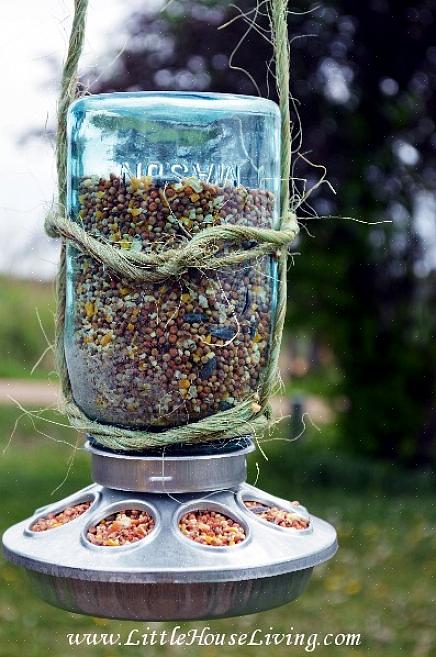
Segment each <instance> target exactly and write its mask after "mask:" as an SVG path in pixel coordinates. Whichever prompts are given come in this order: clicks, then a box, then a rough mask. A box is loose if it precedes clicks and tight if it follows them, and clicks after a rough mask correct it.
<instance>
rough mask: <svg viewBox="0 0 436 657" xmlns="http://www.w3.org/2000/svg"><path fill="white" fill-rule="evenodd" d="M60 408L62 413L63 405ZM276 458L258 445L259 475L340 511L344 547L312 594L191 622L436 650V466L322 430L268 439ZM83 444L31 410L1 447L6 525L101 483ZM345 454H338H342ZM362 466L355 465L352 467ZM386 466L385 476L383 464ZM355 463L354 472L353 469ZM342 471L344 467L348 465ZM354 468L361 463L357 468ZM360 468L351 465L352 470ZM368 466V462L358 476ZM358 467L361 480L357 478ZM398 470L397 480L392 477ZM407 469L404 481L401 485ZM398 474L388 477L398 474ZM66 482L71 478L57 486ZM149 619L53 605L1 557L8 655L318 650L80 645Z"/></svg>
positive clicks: (110, 656) (327, 651)
mask: <svg viewBox="0 0 436 657" xmlns="http://www.w3.org/2000/svg"><path fill="white" fill-rule="evenodd" d="M15 416H16V411H15V409H12V408H1V407H0V429H1V435H2V436H3V445H5V444H6V442H7V439H8V436H9V433H10V429H11V426H12V424H13V421H14V417H15ZM49 417H51V418H52V419H53V418H54V417H55V415H54V414H51V415H50V416H49ZM40 426H41V429H42V430H43V431H45V432H47V433H48V434H49V435H50V436H51V438H53V439H55V440H58V441H62V440H68V441H69V442H71V443H74V442H75V435H74V433H73V432H72V431H70V430H67V429H64V428H60V427H56V426H55V425H51V426H50V425H47V426H44V425H40ZM265 449H266V451H267V454H268V457H269V461H265V460H263V459H262V458H261V455H260V454H259V452H257V454H256V456H255V458H254V460H253V462H252V463H251V467H250V481H251V482H253V481H254V478H255V476H256V467H255V461H257V462H258V464H259V470H260V476H259V481H258V485H259V486H260V487H261V488H264V489H268V490H270V491H271V492H275V493H279V494H281V495H283V496H285V497H288V498H292V499H295V498H298V499H300V500H301V501H302V502H303V503H304V504H306V505H307V506H308V507H309V509H310V510H311V511H312V512H313V513H314V514H316V515H320V516H322V517H324V518H326V519H327V520H329V521H330V522H332V523H333V524H334V525H335V526H336V528H337V530H338V533H339V541H340V550H339V552H338V554H337V556H336V557H335V558H333V559H332V560H331V561H330V562H328V563H327V564H325V565H323V566H321V567H318V568H316V569H315V572H314V575H313V578H312V580H311V582H310V583H309V586H308V588H307V590H306V592H305V593H304V594H303V595H302V596H301V598H300V599H299V600H297V601H295V602H293V603H290V604H289V605H286V606H284V607H281V608H279V609H276V610H272V611H270V612H265V613H262V614H257V615H253V616H247V617H244V618H234V619H227V620H221V621H211V622H208V623H204V622H202V623H182V626H183V628H184V629H190V628H194V627H197V628H202V627H204V626H205V625H209V626H210V627H211V628H212V630H213V631H216V632H229V633H230V632H236V631H240V632H251V631H253V630H254V629H256V628H260V629H261V630H262V631H265V632H268V631H269V628H270V627H273V628H274V630H275V631H276V632H280V631H285V632H286V631H289V630H290V627H293V628H294V631H295V632H296V631H298V632H305V633H308V634H311V633H314V632H319V633H320V634H321V633H330V632H331V633H339V632H358V633H361V634H362V645H361V646H360V647H359V648H346V647H343V648H339V647H336V648H335V647H325V648H324V647H320V648H318V649H317V650H316V651H315V654H317V655H321V656H322V657H324V656H325V657H328V656H329V655H334V656H335V657H336V656H338V657H342V656H344V657H348V656H351V655H352V656H353V657H359V656H361V655H366V654H372V655H374V657H398V656H399V655H401V654H403V655H407V656H411V657H414V656H415V657H427V656H428V657H430V656H431V655H434V654H435V651H436V617H435V614H434V598H435V592H436V586H435V577H436V559H435V556H434V555H435V553H436V532H435V531H434V528H435V521H436V508H435V504H434V500H435V497H434V493H433V491H432V490H431V485H430V484H429V483H428V480H427V478H424V479H422V477H421V476H419V475H417V474H407V473H404V472H401V471H399V470H392V472H391V471H390V470H389V469H386V468H385V466H380V465H375V466H374V465H373V464H370V463H365V462H363V463H357V462H354V464H352V462H351V461H350V460H348V461H346V462H345V463H344V464H343V466H342V468H341V465H340V464H341V460H342V457H341V456H340V455H334V454H331V453H330V452H329V451H325V450H322V449H320V445H319V438H317V437H316V436H315V435H314V436H310V434H309V435H308V438H307V440H306V441H303V442H300V443H294V444H289V443H282V442H280V443H279V442H277V443H271V444H268V445H266V446H265ZM71 453H72V451H71V449H70V448H69V447H67V446H65V445H64V444H62V443H57V444H56V443H52V442H50V441H49V440H48V439H47V438H43V437H37V436H36V435H35V431H34V429H33V427H32V425H31V423H29V421H28V420H26V421H25V422H24V423H23V424H20V426H19V429H18V431H17V434H16V437H15V439H14V441H13V442H12V444H11V445H10V447H9V449H8V450H7V451H6V453H5V454H4V455H3V456H1V457H0V495H1V499H2V501H3V513H2V514H1V515H0V526H1V529H2V530H4V529H5V528H6V527H7V526H9V525H10V524H12V523H15V522H17V521H19V520H21V519H23V518H25V517H27V516H29V515H30V514H31V513H32V511H33V509H35V508H36V507H38V506H40V505H42V504H44V503H47V502H48V501H50V500H56V499H61V498H62V497H64V496H66V495H68V494H69V493H71V492H73V491H74V490H77V489H78V488H79V487H82V486H84V485H87V484H88V483H89V467H88V459H87V457H86V455H85V454H83V453H81V452H79V453H77V455H76V459H75V462H74V464H73V466H72V468H71V469H70V471H69V473H68V477H67V479H66V481H65V482H64V483H63V484H62V482H63V480H64V479H65V476H66V474H67V471H68V461H69V459H70V456H71ZM335 463H336V465H335ZM352 468H354V471H353V470H352ZM373 468H374V472H375V471H377V469H378V468H382V471H383V473H384V475H382V473H381V472H379V473H378V474H376V476H375V478H373V477H372V476H371V473H372V472H373ZM350 469H351V472H349V471H350ZM341 472H342V474H341ZM353 472H354V474H353ZM347 473H348V474H347ZM356 473H360V474H359V477H357V474H356ZM356 478H357V481H356ZM390 479H391V480H390ZM393 480H398V482H399V484H398V486H394V485H393ZM386 482H388V483H386ZM60 484H62V485H61V488H60V489H59V490H58V491H57V492H56V493H54V494H52V491H54V489H56V488H57V487H58V486H59V485H60ZM149 625H150V627H151V628H154V629H159V630H161V629H163V628H165V629H172V628H173V627H174V624H173V623H166V624H160V623H152V624H149ZM134 627H137V628H139V630H140V631H141V632H144V631H145V629H146V627H147V624H144V623H136V624H135V623H130V622H121V621H109V620H103V619H97V618H90V617H85V616H79V615H76V614H71V613H67V612H64V611H60V610H57V609H55V608H51V607H49V606H48V605H46V604H45V603H43V602H42V601H40V600H39V599H38V598H37V597H36V596H35V595H34V594H33V593H32V591H31V590H30V589H29V586H28V583H27V580H26V578H25V575H24V573H23V572H22V571H21V570H20V569H18V568H16V567H14V566H12V565H10V564H8V563H6V562H5V561H1V562H0V656H1V657H22V656H23V655H25V656H26V657H45V656H46V655H49V656H50V657H67V656H69V655H75V656H77V657H89V656H90V655H92V656H95V657H118V656H119V655H131V656H132V657H139V655H141V656H142V655H144V654H147V655H151V656H153V655H157V656H160V655H161V656H162V657H165V656H168V657H173V656H174V655H177V654H184V655H189V656H197V655H201V656H203V655H204V657H221V656H223V657H232V656H233V655H235V656H236V655H238V657H239V655H241V656H244V655H247V656H249V655H250V656H253V657H275V656H276V655H283V657H284V656H285V655H297V656H302V655H306V654H308V653H307V652H305V651H304V650H303V649H302V648H287V647H284V646H280V647H266V648H265V647H255V646H252V647H238V648H231V647H224V648H222V647H191V648H185V649H182V648H177V647H174V646H173V647H168V646H162V647H149V648H142V647H124V648H122V647H121V648H120V647H112V648H109V647H103V646H96V647H83V646H82V647H75V648H73V647H69V646H68V645H67V642H66V634H67V633H71V632H115V633H118V632H120V633H121V634H122V635H123V636H126V635H127V633H128V632H129V630H130V629H132V628H134Z"/></svg>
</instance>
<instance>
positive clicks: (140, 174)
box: [3, 92, 336, 620]
mask: <svg viewBox="0 0 436 657" xmlns="http://www.w3.org/2000/svg"><path fill="white" fill-rule="evenodd" d="M280 185H281V174H280V113H279V110H278V107H277V105H276V104H275V103H273V102H271V101H269V100H265V99H262V98H254V97H248V96H234V95H227V94H200V93H196V94H188V93H170V92H165V93H163V92H162V93H151V92H150V93H147V92H144V93H126V94H125V93H122V94H121V93H117V94H104V95H100V96H90V97H87V98H82V99H80V100H77V101H76V102H75V103H73V104H72V106H71V107H70V110H69V115H68V191H67V205H68V207H67V211H68V215H69V217H70V218H71V219H72V220H74V221H75V222H76V223H77V224H78V225H79V226H80V227H81V228H83V229H84V230H85V231H86V233H87V234H88V235H90V236H91V237H92V238H94V239H95V240H97V241H98V242H99V243H101V244H110V245H111V246H113V247H114V249H115V250H116V253H117V257H118V258H121V260H122V258H123V254H127V253H129V254H130V256H131V255H132V254H142V255H147V256H153V257H154V258H155V259H157V260H158V261H159V262H160V263H162V266H161V270H162V268H164V267H165V257H166V254H167V253H168V251H169V250H171V251H172V252H174V250H177V249H180V250H182V249H183V248H184V246H185V244H186V243H187V242H190V241H192V240H195V239H197V238H198V239H200V240H201V236H202V234H203V233H204V231H206V230H207V229H208V228H211V227H217V226H221V225H235V226H241V227H248V228H250V227H253V228H265V229H274V228H277V226H278V222H279V218H280V210H281V209H280ZM240 247H241V249H242V250H244V249H247V250H248V249H252V248H253V243H252V241H251V240H250V239H249V238H248V237H247V239H246V240H244V241H243V242H242V243H241V245H240ZM211 248H212V251H213V252H214V253H218V254H222V255H226V254H228V253H231V248H230V245H229V244H228V243H227V242H226V240H225V239H222V240H221V241H217V243H216V245H213V246H212V247H211ZM276 262H277V261H276V259H275V258H274V257H272V256H271V255H259V257H256V258H253V259H252V260H249V261H246V260H243V259H242V260H241V262H233V263H231V264H227V265H226V266H223V267H222V268H219V269H208V268H203V267H201V266H196V262H195V261H193V262H191V261H188V262H187V263H186V266H184V267H183V266H182V267H179V269H178V270H177V272H176V274H174V272H172V271H171V270H170V267H169V265H168V272H167V275H166V276H162V275H160V276H159V277H157V278H156V280H155V281H154V280H150V279H149V278H148V279H147V280H143V281H141V280H132V278H131V277H130V276H129V275H128V271H127V270H126V272H125V274H123V273H120V271H119V270H118V271H117V272H114V270H113V269H112V268H111V267H108V266H107V264H105V263H104V262H101V261H99V259H98V258H96V257H92V256H90V255H89V254H88V253H84V252H83V251H81V250H79V249H78V248H77V247H76V246H75V245H74V243H68V244H67V272H66V275H67V296H66V318H65V357H66V364H67V368H68V375H69V380H70V384H71V391H72V395H73V399H74V402H75V404H76V405H77V407H78V408H79V409H80V411H81V412H82V413H83V414H84V415H85V416H86V417H87V418H90V420H92V421H95V422H98V423H100V424H101V425H103V426H106V425H107V426H116V427H118V429H119V431H121V432H122V431H126V432H128V431H132V430H142V429H146V430H147V431H149V432H154V433H155V435H156V440H157V441H158V440H159V436H160V435H162V432H165V431H166V430H168V429H172V430H174V431H177V430H178V429H181V428H182V427H186V425H189V424H191V423H195V422H198V421H202V420H205V419H207V418H210V417H213V416H214V415H216V414H217V413H221V412H224V411H228V412H231V411H232V409H233V408H234V407H236V406H237V405H238V404H240V403H241V402H243V401H244V400H245V399H247V398H248V397H250V396H253V395H256V393H257V391H258V390H259V389H261V388H262V385H263V380H264V376H265V371H266V367H267V363H268V360H269V358H270V350H271V336H272V333H273V330H274V323H275V319H276V306H277V264H276ZM253 449H254V447H253V442H252V440H251V436H250V425H249V423H247V427H246V436H241V435H238V436H235V437H232V436H230V437H227V438H226V439H223V440H220V441H213V442H209V443H206V444H199V445H196V444H186V443H185V444H183V443H182V444H180V445H173V446H169V447H160V448H159V447H155V448H152V449H144V450H142V451H139V450H137V451H136V452H134V453H132V452H128V451H125V450H120V449H115V448H111V447H110V446H108V445H107V443H105V444H102V442H101V441H100V440H99V437H98V435H96V436H93V435H92V434H91V435H89V437H88V443H87V450H88V451H89V454H90V457H91V462H92V473H93V480H94V484H92V485H91V486H90V487H88V488H86V489H84V490H82V491H79V492H78V493H76V494H74V495H72V496H70V497H69V498H67V499H65V500H63V501H62V502H58V503H56V504H50V505H48V506H47V507H44V508H42V509H38V510H36V511H35V513H34V515H33V516H32V518H30V519H28V520H26V521H24V522H22V523H19V524H18V525H16V526H14V527H12V528H11V529H9V530H8V531H7V532H6V534H5V536H4V539H3V541H4V547H5V553H6V556H7V558H9V559H10V560H11V561H13V562H14V563H18V564H20V565H22V566H24V567H25V568H26V570H27V571H28V573H29V574H30V576H31V579H32V581H33V582H34V584H35V586H36V587H37V589H38V591H39V593H40V594H41V595H42V597H43V598H44V599H46V600H47V601H48V602H51V603H52V604H54V605H56V606H59V607H62V608H64V609H68V610H70V611H75V612H79V613H85V614H92V615H95V616H107V617H113V618H125V619H127V618H128V619H136V620H168V619H171V620H175V619H200V618H212V617H223V616H233V615H239V614H248V613H253V612H257V611H261V610H264V609H269V608H271V607H274V606H277V605H280V604H283V603H285V602H288V601H289V600H292V599H294V598H296V597H297V596H298V595H299V594H300V593H301V591H302V590H303V588H304V586H305V584H306V582H307V580H308V578H309V576H310V573H311V572H312V569H313V567H314V566H316V565H317V564H319V563H321V562H323V561H325V560H327V559H328V558H330V557H331V556H332V555H333V554H334V552H335V550H336V534H335V531H334V529H333V528H332V527H331V526H330V525H329V524H328V523H326V522H324V521H323V520H321V519H319V518H316V517H315V516H313V515H311V514H310V513H309V512H308V511H307V509H305V508H304V507H303V506H302V505H301V504H299V503H298V502H295V501H286V500H283V499H279V498H277V497H274V496H272V495H269V494H268V493H265V492H262V491H261V490H258V489H256V488H255V487H253V486H251V485H249V484H247V483H246V481H245V480H246V456H247V454H248V453H249V452H251V451H253Z"/></svg>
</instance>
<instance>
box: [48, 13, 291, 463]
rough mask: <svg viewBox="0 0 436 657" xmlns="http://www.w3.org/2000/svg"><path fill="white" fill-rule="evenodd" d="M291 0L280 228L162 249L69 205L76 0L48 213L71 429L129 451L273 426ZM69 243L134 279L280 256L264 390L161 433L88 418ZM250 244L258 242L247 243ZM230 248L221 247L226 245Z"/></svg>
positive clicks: (278, 23)
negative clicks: (121, 239)
mask: <svg viewBox="0 0 436 657" xmlns="http://www.w3.org/2000/svg"><path fill="white" fill-rule="evenodd" d="M287 5H288V0H269V10H270V22H271V36H272V42H273V47H274V54H275V62H276V84H277V91H278V95H279V106H280V114H281V154H280V155H281V160H280V164H281V194H280V201H281V208H282V214H281V219H280V225H279V228H278V229H277V230H273V229H267V228H257V227H252V226H239V225H232V224H226V223H224V224H220V225H218V226H212V227H210V228H207V229H205V230H203V231H201V232H200V233H197V234H196V235H194V236H193V237H192V238H191V239H189V240H186V242H185V243H184V244H183V245H182V246H181V247H179V248H177V249H167V250H165V251H162V252H159V253H147V254H146V253H140V252H139V253H138V252H133V251H121V250H120V249H118V248H117V247H115V246H113V245H112V244H110V243H109V242H104V241H101V239H96V238H95V237H93V236H92V235H91V234H89V233H88V232H87V231H86V230H84V229H83V228H82V227H81V226H80V225H79V223H76V222H74V221H73V220H71V219H70V218H68V217H67V216H66V214H65V212H64V211H63V208H65V205H66V203H65V201H66V175H67V170H66V162H67V135H66V119H67V111H68V107H69V105H70V103H71V102H72V101H73V100H74V99H75V98H76V97H77V66H78V61H79V58H80V54H81V51H82V47H83V39H84V32H85V23H86V10H87V6H88V0H75V1H74V9H75V12H74V18H73V24H72V28H71V34H70V40H69V47H68V53H67V58H66V61H65V65H64V70H63V75H62V81H61V92H60V99H59V105H58V127H57V142H56V143H57V173H58V211H57V212H53V213H50V214H49V215H48V216H47V217H46V221H45V229H46V232H47V234H48V235H49V236H50V237H61V238H62V248H61V255H60V264H59V271H58V276H57V314H56V363H57V369H58V372H59V376H60V380H61V386H62V393H63V404H62V410H63V411H64V412H65V413H66V414H67V416H68V419H69V421H70V423H71V425H72V426H73V427H75V428H76V429H77V430H79V431H81V432H84V433H88V434H91V435H92V436H93V437H94V439H95V440H96V441H97V442H98V443H100V444H101V445H103V446H105V447H108V448H111V449H119V450H124V451H140V450H144V449H147V448H150V447H162V446H166V445H171V444H176V443H183V444H189V443H190V444H192V443H201V442H211V441H214V440H222V439H225V438H235V437H240V436H246V435H248V434H254V435H259V434H261V433H263V432H264V431H265V429H267V427H268V425H269V423H270V419H271V412H270V406H269V400H270V397H271V395H272V394H273V392H274V390H275V388H276V385H277V378H278V377H277V372H278V359H279V353H280V344H281V338H282V333H283V326H284V322H285V315H286V297H287V289H286V287H287V257H288V247H289V245H290V244H291V243H292V242H293V241H294V239H295V237H296V236H297V234H298V230H299V228H298V222H297V217H296V215H295V213H294V212H293V211H292V209H290V207H289V180H290V170H291V122H290V111H289V66H290V53H289V39H288V29H287ZM66 242H68V243H70V244H73V245H74V246H75V247H76V248H78V249H79V250H80V251H81V252H82V253H84V254H86V255H87V256H90V257H91V258H93V259H95V260H96V261H98V262H100V263H102V264H104V265H105V266H107V267H108V268H110V269H111V270H112V271H113V272H115V273H116V274H117V275H119V276H122V277H126V278H129V279H132V280H133V281H135V282H142V283H150V284H154V283H158V282H160V281H163V280H165V279H167V278H174V277H177V278H178V277H180V276H182V275H183V274H184V273H186V272H187V271H188V270H189V269H190V268H198V269H202V270H217V269H221V268H223V267H229V266H230V267H231V266H237V265H239V264H241V263H244V262H249V261H253V260H255V259H256V258H259V257H264V256H272V257H275V258H276V259H277V261H278V291H277V309H276V316H275V322H274V327H273V330H272V335H271V343H270V350H269V358H268V363H267V366H266V369H265V372H264V373H263V378H262V385H261V389H260V390H259V391H258V392H255V393H253V394H252V395H251V396H250V397H248V398H247V399H245V400H243V401H241V402H239V403H237V404H236V405H235V406H234V407H232V408H231V409H228V410H226V411H220V412H218V413H215V414H214V415H211V416H210V417H207V418H205V419H203V420H199V421H197V422H192V423H189V424H186V425H183V426H181V427H176V428H173V429H168V430H166V431H161V432H159V433H157V432H152V431H142V430H129V429H122V428H120V427H117V426H114V425H107V424H101V423H99V422H96V421H94V420H91V419H90V418H88V417H87V416H86V415H85V414H84V413H83V412H82V411H81V410H80V408H79V407H78V406H77V405H76V404H75V403H74V399H73V396H72V392H71V384H70V380H69V376H68V370H67V365H66V361H65V350H64V323H65V302H66V275H65V274H66ZM244 242H250V243H254V246H251V247H250V248H247V249H244V248H241V247H242V245H243V243H244ZM224 244H225V246H226V249H225V251H223V245H224Z"/></svg>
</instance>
